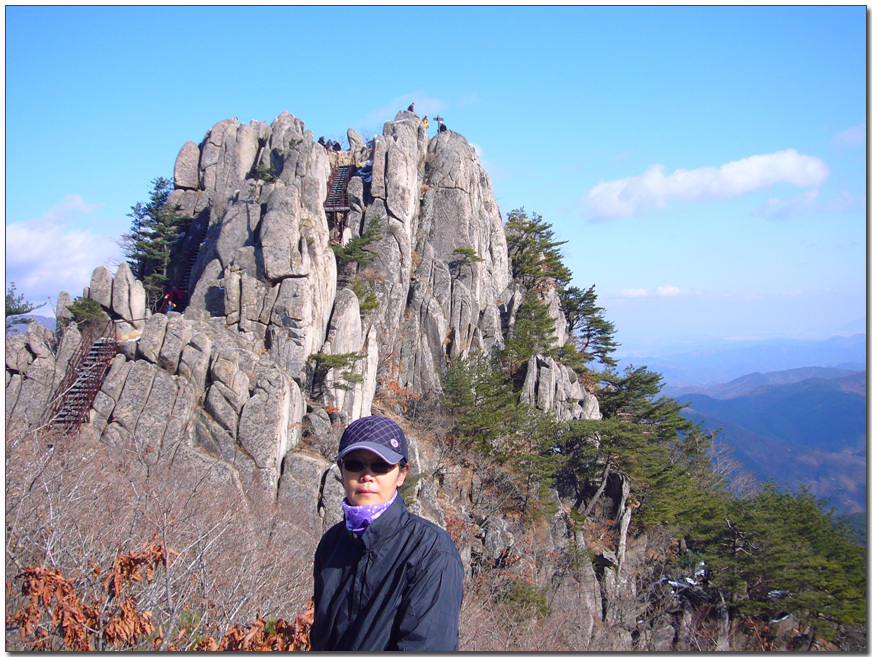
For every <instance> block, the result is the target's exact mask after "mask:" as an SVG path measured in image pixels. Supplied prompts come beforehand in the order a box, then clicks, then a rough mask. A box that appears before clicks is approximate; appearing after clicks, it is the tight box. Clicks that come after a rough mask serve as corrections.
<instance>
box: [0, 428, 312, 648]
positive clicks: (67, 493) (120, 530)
mask: <svg viewBox="0 0 872 657" xmlns="http://www.w3.org/2000/svg"><path fill="white" fill-rule="evenodd" d="M49 445H51V447H49ZM149 461H151V462H152V465H150V466H146V465H145V464H144V462H143V460H142V459H141V458H140V455H138V454H135V453H125V452H123V451H122V450H120V449H118V448H112V447H109V446H108V445H105V444H103V443H101V442H99V441H98V440H96V439H94V438H92V437H89V436H88V434H87V433H82V434H80V435H79V436H77V437H74V438H65V439H57V438H56V437H48V436H44V435H36V434H27V435H24V436H22V435H13V436H10V435H9V433H7V436H6V580H7V582H11V581H14V580H15V578H16V577H19V576H22V577H25V578H26V577H31V576H32V575H33V573H35V572H41V573H56V575H55V577H59V576H60V577H63V576H64V575H65V576H66V577H67V578H68V582H69V583H70V586H71V587H72V589H71V590H70V591H67V592H66V593H64V595H74V596H75V597H76V599H78V600H79V601H82V604H93V601H95V600H101V599H104V598H105V596H106V595H107V588H106V585H105V581H104V578H101V577H100V575H99V573H100V572H101V568H102V569H103V571H105V570H106V569H107V568H110V569H112V571H113V572H116V578H117V577H121V578H122V579H118V580H117V585H115V586H120V585H121V583H122V582H123V581H124V580H123V578H124V577H127V576H128V575H130V574H131V572H132V571H131V570H130V569H131V568H132V567H133V566H132V565H131V564H128V566H127V567H126V568H127V570H125V565H124V564H125V563H126V562H125V561H124V559H122V560H121V561H118V559H119V555H122V556H123V555H130V554H135V553H136V551H137V550H140V549H141V546H144V545H157V546H160V549H162V550H163V549H166V550H167V551H169V550H170V549H172V550H173V551H174V552H175V555H174V556H172V558H168V559H166V560H165V561H164V563H163V567H161V568H160V569H158V571H157V572H155V573H153V576H151V577H142V578H141V579H140V580H137V581H135V582H132V584H133V585H134V587H135V588H134V590H133V592H132V595H134V598H135V600H136V604H137V610H138V611H137V613H143V614H148V618H149V619H150V620H149V622H151V623H153V632H152V633H151V634H149V637H150V638H148V637H146V636H143V635H136V637H135V641H134V642H133V643H131V644H130V646H129V647H132V648H135V647H139V646H140V645H144V644H145V642H146V641H149V640H152V639H153V638H154V637H153V636H152V635H156V636H163V637H166V640H167V641H168V642H171V643H172V644H173V645H174V646H175V647H176V648H178V649H189V648H191V647H193V646H194V645H195V644H196V643H197V642H198V641H200V640H201V639H203V638H204V637H206V636H217V637H224V636H225V634H226V633H227V632H228V630H230V629H231V628H232V627H234V626H238V627H243V626H244V627H249V626H247V625H246V623H249V622H251V621H252V619H264V618H268V617H272V618H285V619H288V618H290V619H293V618H295V617H296V616H297V613H298V612H299V611H300V610H302V609H304V608H305V605H306V601H307V600H308V599H309V597H310V595H311V590H312V588H311V587H312V575H311V563H312V554H313V553H314V549H315V546H316V545H317V541H318V538H319V537H317V536H314V535H312V534H311V533H309V532H306V531H304V530H302V529H300V527H302V526H304V525H303V524H302V523H299V522H297V518H295V517H294V515H293V514H294V510H292V509H287V508H278V507H276V505H275V504H274V502H272V501H271V500H269V499H259V498H257V496H253V495H251V494H250V493H249V494H244V493H242V491H241V490H239V489H238V488H237V487H235V486H234V485H233V483H232V481H231V480H228V479H227V478H226V477H225V479H224V480H223V481H222V479H221V477H218V476H216V472H217V470H218V469H220V467H219V464H217V463H216V464H215V466H214V467H215V470H216V471H214V472H213V471H212V468H210V467H209V466H207V465H205V464H207V463H209V460H208V459H201V460H196V459H193V460H191V459H188V460H186V459H183V458H173V455H172V454H161V455H159V458H157V459H155V460H153V461H152V459H149ZM223 467H224V471H226V466H223ZM34 569H37V570H34ZM39 569H41V570H39ZM28 573H30V575H28ZM61 574H63V575H61ZM41 577H42V576H41ZM56 583H57V584H58V586H60V583H59V581H57V582H56ZM114 599H117V596H115V598H114ZM28 604H30V598H29V593H22V592H20V591H18V592H16V591H13V590H11V589H10V587H8V586H7V597H6V610H7V618H8V617H9V616H10V615H11V614H12V612H13V611H17V610H21V609H23V608H25V607H27V606H28ZM255 622H257V621H255ZM37 626H38V627H39V628H42V629H41V630H40V632H41V633H42V634H45V638H46V639H49V638H51V637H55V638H56V639H57V640H59V641H61V640H62V639H63V637H62V635H61V634H58V630H57V628H56V627H53V626H52V621H51V619H50V616H49V617H45V618H43V619H42V620H40V621H39V622H38V623H37V624H36V626H34V627H32V628H31V629H32V630H33V631H34V633H35V632H36V631H37V629H38V628H37ZM143 627H144V626H143ZM146 634H148V633H146ZM23 647H25V644H23V643H22V642H21V639H20V633H19V632H10V631H9V623H8V622H7V649H12V650H16V649H22V648H23Z"/></svg>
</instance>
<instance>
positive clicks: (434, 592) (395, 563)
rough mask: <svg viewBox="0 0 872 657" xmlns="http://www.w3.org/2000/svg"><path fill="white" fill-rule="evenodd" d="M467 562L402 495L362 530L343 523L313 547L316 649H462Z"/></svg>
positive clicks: (313, 624)
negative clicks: (355, 530) (408, 506)
mask: <svg viewBox="0 0 872 657" xmlns="http://www.w3.org/2000/svg"><path fill="white" fill-rule="evenodd" d="M462 602H463V564H462V563H461V561H460V555H459V554H458V553H457V548H456V547H454V543H453V542H452V541H451V538H450V537H449V536H448V534H447V533H446V532H445V530H443V529H441V528H439V527H437V526H436V525H434V524H433V523H432V522H430V521H428V520H424V519H423V518H420V517H418V516H416V515H413V514H411V513H409V512H408V511H407V510H406V506H405V504H404V503H403V498H402V496H400V495H397V498H396V500H394V503H393V504H391V505H390V506H389V507H388V509H387V511H385V512H384V513H383V514H382V515H381V516H379V517H378V518H377V519H376V520H375V522H373V523H372V524H371V525H370V526H369V527H367V528H366V531H365V532H363V534H361V535H357V534H354V533H353V532H351V531H349V530H348V529H346V527H345V522H344V521H343V522H340V523H337V524H336V525H334V526H333V527H331V528H330V529H328V530H327V533H326V534H324V536H323V537H322V538H321V542H320V544H319V545H318V549H317V550H316V551H315V618H314V621H313V623H312V630H311V635H310V640H311V645H312V650H373V651H374V650H438V651H446V650H457V649H458V641H459V639H458V623H459V619H460V605H461V603H462Z"/></svg>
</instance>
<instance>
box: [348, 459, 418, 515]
mask: <svg viewBox="0 0 872 657" xmlns="http://www.w3.org/2000/svg"><path fill="white" fill-rule="evenodd" d="M351 461H359V462H360V463H363V464H365V465H366V467H365V468H363V469H362V470H360V471H359V472H351V471H350V470H347V469H346V468H345V463H348V462H351ZM373 463H384V461H383V460H382V459H381V458H379V456H378V455H376V454H373V453H372V452H370V451H367V450H365V449H356V450H354V451H353V452H349V453H348V454H346V455H345V456H344V457H343V458H342V464H341V466H340V467H341V469H342V485H343V486H345V497H346V498H348V503H349V504H350V505H351V506H369V505H371V504H383V503H384V502H387V501H389V500H390V499H391V498H392V497H393V496H394V493H395V492H396V490H397V488H398V487H399V486H401V485H402V483H403V482H404V481H405V480H406V473H407V472H408V471H409V466H408V465H406V466H405V467H404V468H402V469H400V467H399V464H397V465H395V466H394V467H393V468H391V469H390V470H389V471H388V472H386V473H385V474H375V473H374V472H373V471H372V470H371V469H370V467H369V466H370V465H372V464H373Z"/></svg>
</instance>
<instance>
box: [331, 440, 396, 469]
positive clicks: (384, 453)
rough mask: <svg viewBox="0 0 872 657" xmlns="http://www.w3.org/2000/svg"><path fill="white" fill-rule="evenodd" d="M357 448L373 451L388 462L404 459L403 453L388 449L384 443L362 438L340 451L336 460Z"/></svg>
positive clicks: (392, 462)
mask: <svg viewBox="0 0 872 657" xmlns="http://www.w3.org/2000/svg"><path fill="white" fill-rule="evenodd" d="M356 449H365V450H366V451H368V452H372V453H373V454H375V455H377V456H378V457H380V458H381V459H382V460H384V461H387V462H388V463H391V464H394V463H399V462H400V461H402V460H403V455H402V454H398V453H397V452H395V451H394V450H392V449H388V448H387V447H385V446H384V445H379V444H378V443H372V442H369V441H368V440H362V441H360V442H359V443H353V444H351V445H349V446H348V447H346V448H345V449H344V450H342V451H341V452H339V454H338V455H337V457H336V460H337V461H339V460H340V459H341V458H342V457H343V456H345V455H346V454H348V453H350V452H353V451H354V450H356Z"/></svg>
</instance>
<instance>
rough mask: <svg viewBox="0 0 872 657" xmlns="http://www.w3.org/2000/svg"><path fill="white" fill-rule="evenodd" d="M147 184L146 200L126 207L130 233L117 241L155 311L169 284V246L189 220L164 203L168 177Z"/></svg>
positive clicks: (170, 187) (174, 241) (171, 246)
mask: <svg viewBox="0 0 872 657" xmlns="http://www.w3.org/2000/svg"><path fill="white" fill-rule="evenodd" d="M151 184H152V190H151V192H149V195H148V202H146V203H142V202H139V203H137V204H136V205H134V206H132V207H131V208H130V209H131V212H130V213H129V214H128V215H127V216H128V217H130V218H131V219H132V222H131V224H130V232H128V233H125V234H124V235H122V236H121V240H120V241H119V244H120V245H121V248H122V249H123V250H124V255H125V256H126V257H127V263H128V264H129V265H130V269H131V271H132V272H133V275H134V276H136V277H137V278H138V279H139V280H141V281H142V284H143V287H144V288H145V294H146V304H147V305H148V307H150V308H152V309H153V310H156V309H157V304H158V303H159V302H160V300H161V298H162V297H163V295H164V293H165V292H166V291H167V288H168V286H169V284H170V279H169V267H170V254H171V252H172V248H173V246H174V245H175V244H176V242H177V241H178V239H179V236H180V235H181V233H182V232H183V231H184V229H185V228H186V227H187V226H188V224H189V223H190V219H189V218H187V217H184V216H182V215H180V214H179V213H178V212H177V211H176V208H171V207H169V206H168V205H167V200H168V199H169V196H170V193H171V192H172V191H173V183H172V181H171V180H168V179H166V178H163V177H159V178H155V179H154V180H152V181H151Z"/></svg>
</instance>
